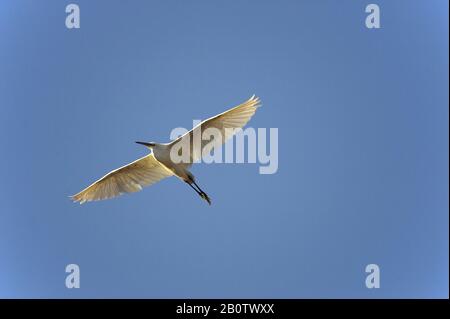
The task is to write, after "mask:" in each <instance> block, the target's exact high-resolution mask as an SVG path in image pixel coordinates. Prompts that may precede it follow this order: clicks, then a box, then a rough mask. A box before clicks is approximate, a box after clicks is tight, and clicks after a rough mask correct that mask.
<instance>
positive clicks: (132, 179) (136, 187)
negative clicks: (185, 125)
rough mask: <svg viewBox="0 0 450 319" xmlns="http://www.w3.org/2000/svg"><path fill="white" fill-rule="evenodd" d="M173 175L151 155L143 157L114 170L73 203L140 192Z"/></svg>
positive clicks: (87, 188) (75, 196)
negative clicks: (145, 187)
mask: <svg viewBox="0 0 450 319" xmlns="http://www.w3.org/2000/svg"><path fill="white" fill-rule="evenodd" d="M172 175H173V173H172V172H171V171H170V170H168V169H167V168H166V167H164V166H163V165H162V164H161V163H160V162H158V161H157V160H156V158H155V157H154V156H153V154H149V155H147V156H144V157H142V158H140V159H138V160H136V161H134V162H132V163H130V164H128V165H125V166H122V167H120V168H118V169H115V170H113V171H111V172H109V173H108V174H106V175H105V176H103V177H102V178H100V179H99V180H98V181H96V182H94V183H93V184H92V185H90V186H88V187H86V188H85V189H84V190H82V191H81V192H79V193H78V194H76V195H73V196H71V198H72V200H73V201H75V202H80V204H83V203H84V202H89V201H93V200H102V199H108V198H112V197H116V196H119V195H121V194H123V193H133V192H137V191H140V190H141V189H142V187H144V186H149V185H152V184H154V183H156V182H158V181H160V180H161V179H163V178H166V177H169V176H172Z"/></svg>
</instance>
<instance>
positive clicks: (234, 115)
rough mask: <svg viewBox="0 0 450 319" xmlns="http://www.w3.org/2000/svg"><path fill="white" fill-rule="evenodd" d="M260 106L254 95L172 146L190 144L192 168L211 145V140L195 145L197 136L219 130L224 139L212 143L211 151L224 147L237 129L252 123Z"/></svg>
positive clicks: (203, 123)
mask: <svg viewBox="0 0 450 319" xmlns="http://www.w3.org/2000/svg"><path fill="white" fill-rule="evenodd" d="M259 106H260V100H259V98H258V97H256V96H255V95H253V96H252V97H251V98H250V99H248V100H247V101H245V102H244V103H242V104H240V105H238V106H235V107H233V108H231V109H229V110H227V111H225V112H223V113H220V114H218V115H216V116H213V117H210V118H209V119H207V120H204V121H202V122H201V123H199V124H198V125H197V126H195V127H194V128H193V129H192V130H190V131H189V132H187V133H185V134H184V135H182V136H180V137H179V138H177V139H176V140H174V141H172V142H171V143H170V144H171V146H174V145H176V144H177V143H189V146H190V162H189V163H186V164H187V166H190V165H191V164H192V163H193V162H195V161H197V160H199V159H200V158H201V157H202V151H203V149H204V147H205V146H206V145H208V144H210V143H211V141H209V140H203V139H201V143H198V145H197V144H196V143H194V137H195V136H200V138H201V136H202V135H201V134H203V132H205V130H206V129H208V128H215V129H218V130H219V132H220V134H221V137H222V138H221V140H218V141H213V142H212V144H211V145H210V146H212V147H211V149H210V150H212V149H213V148H215V147H218V146H220V145H222V144H223V143H225V142H226V141H227V140H228V139H229V138H231V137H232V136H233V135H234V134H235V133H236V131H237V129H242V128H243V127H244V126H245V125H246V124H247V123H248V121H250V119H251V118H252V116H253V115H254V114H255V112H256V109H257V108H258V107H259ZM186 145H187V144H186Z"/></svg>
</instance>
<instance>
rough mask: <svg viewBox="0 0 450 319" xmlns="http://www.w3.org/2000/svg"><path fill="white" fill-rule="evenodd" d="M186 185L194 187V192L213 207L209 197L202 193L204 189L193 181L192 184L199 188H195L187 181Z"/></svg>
mask: <svg viewBox="0 0 450 319" xmlns="http://www.w3.org/2000/svg"><path fill="white" fill-rule="evenodd" d="M186 183H187V184H188V185H189V186H191V187H192V189H193V190H195V192H196V193H197V194H198V195H199V196H200V197H201V198H203V199H204V200H206V201H207V202H208V204H209V205H211V199H210V198H209V196H208V195H207V194H206V193H205V192H204V191H202V189H201V188H200V187H199V186H198V185H197V184H196V183H195V182H194V181H192V183H193V184H194V185H195V186H196V187H197V188H198V189H197V188H195V187H194V186H193V185H192V184H191V183H189V182H188V181H186Z"/></svg>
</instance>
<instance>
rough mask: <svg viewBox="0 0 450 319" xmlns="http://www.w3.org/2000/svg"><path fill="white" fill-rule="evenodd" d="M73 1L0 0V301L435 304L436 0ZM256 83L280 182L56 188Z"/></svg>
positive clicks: (441, 262) (126, 158)
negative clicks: (88, 192) (370, 270)
mask: <svg viewBox="0 0 450 319" xmlns="http://www.w3.org/2000/svg"><path fill="white" fill-rule="evenodd" d="M72 2H74V3H77V4H79V6H80V9H81V28H80V29H79V30H68V29H66V27H65V24H64V22H65V17H66V13H65V6H66V5H67V4H69V3H70V2H69V1H31V0H29V1H1V2H0V35H1V36H0V132H1V134H0V146H1V156H0V176H1V180H2V182H1V184H0V297H69V298H71V297H158V298H165V297H181V298H183V297H190V298H208V297H255V298H257V297H270V298H272V297H273V298H307V297H318V298H319V297H362V298H381V297H448V280H449V278H448V270H449V263H448V261H449V255H448V249H449V245H448V236H449V232H448V230H449V229H448V223H449V214H448V209H449V206H448V203H449V202H448V200H449V198H448V191H449V190H448V182H449V180H448V177H449V171H448V161H449V151H448V142H449V141H448V129H449V122H448V116H449V113H448V111H449V109H448V104H449V94H448V85H449V83H448V82H449V81H448V67H449V65H448V54H449V52H448V1H445V0H440V1H376V2H375V1H373V2H375V3H377V4H379V6H380V8H381V25H382V28H381V29H379V30H368V29H367V28H366V27H365V24H364V20H365V17H366V13H365V6H366V5H367V4H368V3H370V2H369V1H256V0H254V1H250V0H246V1H199V0H193V1H128V2H127V4H125V2H124V1H75V0H74V1H72ZM253 93H256V94H257V95H258V96H260V98H261V100H262V102H263V107H262V108H261V109H259V111H258V112H257V114H256V115H255V117H253V119H252V121H251V125H252V126H255V127H266V128H270V127H276V128H278V129H279V170H278V173H277V174H274V175H260V174H258V165H256V164H235V165H230V164H217V165H206V164H200V165H197V166H195V167H194V168H193V173H194V174H195V175H196V176H197V179H198V181H199V183H200V185H201V186H203V188H204V189H205V190H206V191H207V193H208V194H210V196H211V197H212V199H213V205H212V206H211V207H209V206H208V205H207V204H206V203H205V202H204V201H202V200H201V199H200V198H199V197H198V196H197V195H195V193H194V192H193V191H192V190H191V189H189V187H187V186H186V185H184V183H181V182H180V181H179V180H177V179H175V178H171V179H167V180H164V181H162V182H160V183H159V184H156V185H154V186H152V187H150V188H146V189H144V191H142V192H140V193H136V194H133V195H126V196H122V197H120V198H118V199H114V200H109V201H103V202H95V203H87V204H85V205H81V206H80V205H78V204H74V203H72V202H71V201H70V200H69V199H68V197H67V196H68V195H71V194H74V193H76V192H78V191H79V190H80V189H82V188H83V187H85V186H86V185H87V184H89V183H90V182H92V181H93V180H95V179H97V178H98V177H100V176H102V175H103V174H104V173H106V172H108V171H109V170H111V169H114V168H116V167H118V166H121V165H123V164H126V163H128V162H130V161H132V160H134V159H136V158H138V157H140V156H142V155H144V154H145V153H146V150H145V149H144V148H143V147H142V146H139V145H136V144H134V141H135V140H148V141H167V140H168V138H169V133H170V131H171V130H172V129H173V128H175V127H178V126H183V127H190V126H191V125H192V120H193V119H199V118H206V117H209V116H211V115H214V114H216V113H218V112H221V111H224V110H225V109H226V108H228V107H231V106H234V105H235V104H236V103H239V102H241V101H243V100H245V99H246V98H248V97H249V96H250V95H251V94H253ZM70 263H76V264H78V265H79V266H80V268H81V288H80V289H71V290H69V289H67V288H66V287H65V285H64V280H65V276H66V273H65V271H64V270H65V266H66V265H67V264H70ZM370 263H376V264H378V265H379V266H380V269H381V288H380V289H372V290H369V289H367V288H366V287H365V284H364V282H365V276H366V274H365V272H364V269H365V266H366V265H367V264H370Z"/></svg>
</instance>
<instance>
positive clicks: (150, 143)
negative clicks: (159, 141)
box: [136, 142, 156, 148]
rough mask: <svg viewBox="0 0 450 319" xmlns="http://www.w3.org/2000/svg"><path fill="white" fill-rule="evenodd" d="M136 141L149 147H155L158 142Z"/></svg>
mask: <svg viewBox="0 0 450 319" xmlns="http://www.w3.org/2000/svg"><path fill="white" fill-rule="evenodd" d="M136 143H138V144H141V145H144V146H147V147H148V148H152V147H155V144H156V143H153V142H136Z"/></svg>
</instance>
